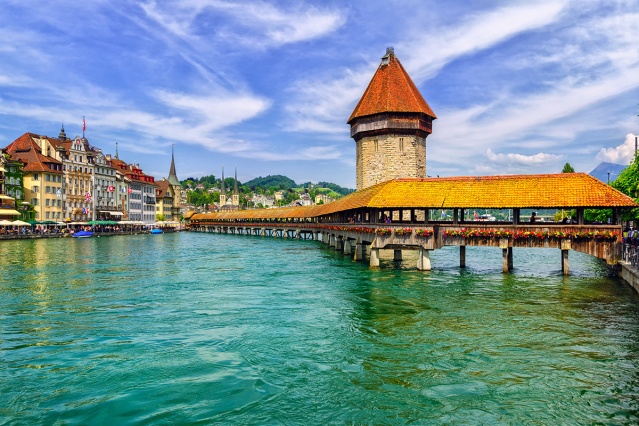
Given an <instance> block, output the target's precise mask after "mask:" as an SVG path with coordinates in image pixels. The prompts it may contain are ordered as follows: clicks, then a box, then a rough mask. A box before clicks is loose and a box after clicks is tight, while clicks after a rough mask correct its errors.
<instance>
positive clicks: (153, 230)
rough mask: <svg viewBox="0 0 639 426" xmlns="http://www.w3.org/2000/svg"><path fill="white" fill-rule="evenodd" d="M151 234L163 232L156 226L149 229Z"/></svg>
mask: <svg viewBox="0 0 639 426" xmlns="http://www.w3.org/2000/svg"><path fill="white" fill-rule="evenodd" d="M151 234H164V231H162V230H161V229H158V228H154V229H151Z"/></svg>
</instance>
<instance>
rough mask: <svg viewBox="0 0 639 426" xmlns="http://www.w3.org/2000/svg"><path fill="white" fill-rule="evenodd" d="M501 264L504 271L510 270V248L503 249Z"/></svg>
mask: <svg viewBox="0 0 639 426" xmlns="http://www.w3.org/2000/svg"><path fill="white" fill-rule="evenodd" d="M501 264H502V269H503V271H504V273H507V272H510V271H509V269H508V249H507V248H505V249H501Z"/></svg>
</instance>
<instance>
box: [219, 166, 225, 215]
mask: <svg viewBox="0 0 639 426" xmlns="http://www.w3.org/2000/svg"><path fill="white" fill-rule="evenodd" d="M225 204H226V189H225V188H224V167H222V188H220V208H222V206H223V205H225Z"/></svg>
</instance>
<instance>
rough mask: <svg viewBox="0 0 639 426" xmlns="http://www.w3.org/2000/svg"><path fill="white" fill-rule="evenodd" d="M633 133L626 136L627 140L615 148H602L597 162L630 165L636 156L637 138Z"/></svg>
mask: <svg viewBox="0 0 639 426" xmlns="http://www.w3.org/2000/svg"><path fill="white" fill-rule="evenodd" d="M636 137H637V136H635V135H633V134H632V133H628V134H627V135H626V140H625V141H624V142H623V143H622V144H621V145H619V146H616V147H613V148H601V150H600V151H599V153H598V154H597V157H596V159H597V161H605V162H608V163H616V164H629V163H630V160H632V159H633V158H634V155H635V138H636Z"/></svg>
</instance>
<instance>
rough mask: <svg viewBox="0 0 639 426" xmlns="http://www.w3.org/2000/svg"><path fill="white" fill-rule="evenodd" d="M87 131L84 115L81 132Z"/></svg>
mask: <svg viewBox="0 0 639 426" xmlns="http://www.w3.org/2000/svg"><path fill="white" fill-rule="evenodd" d="M86 129H87V121H86V120H85V119H84V115H83V116H82V131H83V132H84V131H85V130H86Z"/></svg>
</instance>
